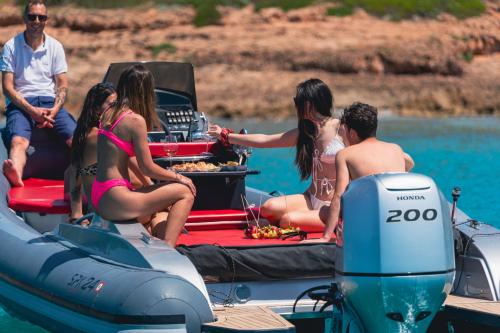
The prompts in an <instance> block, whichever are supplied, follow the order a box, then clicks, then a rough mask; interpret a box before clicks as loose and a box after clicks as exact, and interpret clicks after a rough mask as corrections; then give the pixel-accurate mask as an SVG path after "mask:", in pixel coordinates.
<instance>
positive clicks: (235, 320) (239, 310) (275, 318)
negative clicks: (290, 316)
mask: <svg viewBox="0 0 500 333" xmlns="http://www.w3.org/2000/svg"><path fill="white" fill-rule="evenodd" d="M214 314H215V315H216V316H217V321H216V322H214V323H209V324H204V325H203V329H202V331H203V332H210V333H216V332H230V331H233V330H234V331H235V332H259V331H262V332H276V333H281V332H283V333H285V332H287V333H293V332H295V327H294V326H293V325H292V324H291V323H290V322H288V321H287V320H286V319H284V318H283V317H281V316H280V315H279V314H277V313H275V312H273V311H272V310H271V309H269V308H267V307H265V306H242V307H231V308H227V307H225V308H215V309H214Z"/></svg>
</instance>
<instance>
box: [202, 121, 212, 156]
mask: <svg viewBox="0 0 500 333" xmlns="http://www.w3.org/2000/svg"><path fill="white" fill-rule="evenodd" d="M208 126H209V123H208V120H207V119H206V118H205V122H204V123H203V130H202V137H203V139H204V140H205V143H206V146H205V152H204V153H202V155H205V156H207V155H210V156H211V155H212V153H211V152H209V151H208V143H209V142H210V141H211V140H212V137H211V136H210V135H209V134H208Z"/></svg>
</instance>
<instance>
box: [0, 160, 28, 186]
mask: <svg viewBox="0 0 500 333" xmlns="http://www.w3.org/2000/svg"><path fill="white" fill-rule="evenodd" d="M3 173H4V174H5V177H7V179H8V180H9V182H10V184H11V185H12V186H15V187H22V186H24V183H23V180H22V178H21V175H20V174H19V172H17V170H16V168H15V167H14V163H12V160H5V161H4V162H3Z"/></svg>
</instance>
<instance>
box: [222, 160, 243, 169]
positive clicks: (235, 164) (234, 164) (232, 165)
mask: <svg viewBox="0 0 500 333" xmlns="http://www.w3.org/2000/svg"><path fill="white" fill-rule="evenodd" d="M219 166H220V168H221V171H245V170H246V169H247V166H246V165H239V164H238V162H235V161H227V162H226V163H221V164H219Z"/></svg>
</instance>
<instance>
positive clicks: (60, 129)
mask: <svg viewBox="0 0 500 333" xmlns="http://www.w3.org/2000/svg"><path fill="white" fill-rule="evenodd" d="M47 19H48V16H47V6H46V5H45V2H44V1H42V0H32V1H29V2H28V4H27V5H26V7H25V10H24V22H25V24H26V30H25V31H24V32H22V33H20V34H18V35H17V36H15V37H14V38H12V39H10V40H9V41H8V42H7V43H6V44H5V45H4V47H3V53H2V64H1V71H2V89H3V93H4V95H5V96H6V97H7V99H8V101H10V103H8V104H7V112H6V115H7V125H6V135H7V140H8V141H9V142H10V152H9V159H8V160H5V161H4V164H3V172H4V174H5V176H6V177H7V179H8V180H9V182H10V183H11V185H12V186H23V181H22V175H23V170H24V166H25V164H26V150H27V149H28V147H29V144H30V139H31V132H32V130H33V128H34V127H35V126H37V127H42V128H43V127H45V128H53V130H54V131H55V132H56V133H57V134H58V137H59V138H61V139H62V140H64V141H65V142H66V144H67V145H68V146H71V140H72V138H73V132H74V130H75V127H76V122H75V120H74V119H73V117H72V116H71V115H70V114H69V113H68V112H67V111H66V110H65V109H64V108H63V105H64V102H65V100H66V94H67V91H68V80H67V76H66V72H67V70H68V66H67V64H66V57H65V54H64V49H63V47H62V45H61V43H59V42H58V41H57V40H55V39H54V38H52V37H50V36H48V35H46V34H44V32H43V31H44V28H45V24H46V22H47Z"/></svg>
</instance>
